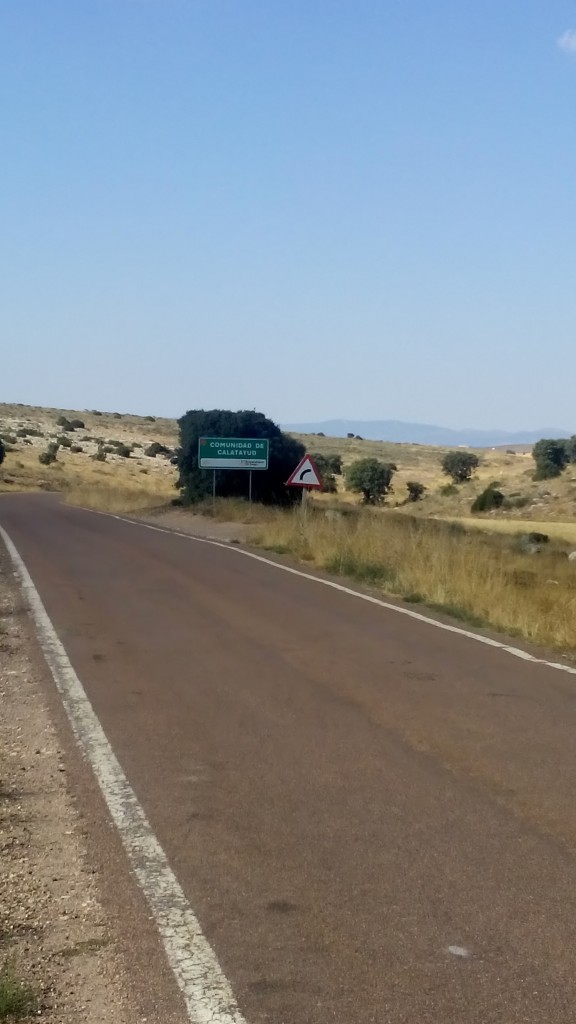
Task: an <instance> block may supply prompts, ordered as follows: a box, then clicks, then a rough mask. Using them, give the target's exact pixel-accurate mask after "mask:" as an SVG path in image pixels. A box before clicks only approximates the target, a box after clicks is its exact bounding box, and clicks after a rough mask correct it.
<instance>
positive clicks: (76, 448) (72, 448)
mask: <svg viewBox="0 0 576 1024" xmlns="http://www.w3.org/2000/svg"><path fill="white" fill-rule="evenodd" d="M70 451H71V452H74V455H79V454H80V452H83V451H84V449H83V447H82V445H81V444H73V445H71V446H70Z"/></svg>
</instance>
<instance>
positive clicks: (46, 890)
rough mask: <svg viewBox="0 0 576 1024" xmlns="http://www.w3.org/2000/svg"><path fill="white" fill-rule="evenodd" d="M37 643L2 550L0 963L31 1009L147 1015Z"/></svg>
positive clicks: (90, 1019) (122, 1019)
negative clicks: (105, 897)
mask: <svg viewBox="0 0 576 1024" xmlns="http://www.w3.org/2000/svg"><path fill="white" fill-rule="evenodd" d="M33 644H34V640H33V635H32V625H31V623H30V621H29V619H28V616H27V614H26V610H25V608H24V605H23V600H22V597H21V595H20V592H19V590H18V588H17V585H16V582H15V580H14V577H13V574H12V571H11V565H10V563H9V559H8V557H7V555H6V553H5V552H4V551H3V550H0V709H1V713H0V971H1V970H2V969H3V968H5V967H6V966H7V967H8V969H9V971H10V974H11V975H12V976H13V977H15V978H17V979H19V980H21V981H22V982H23V983H25V984H26V985H27V986H30V987H31V988H32V990H33V992H34V995H35V1005H34V1006H33V1007H32V1008H31V1013H30V1015H29V1019H37V1018H38V1016H39V1014H41V1016H42V1019H44V1020H46V1021H48V1022H50V1024H69V1022H70V1024H71V1022H72V1021H74V1022H78V1021H82V1022H83V1024H102V1022H103V1021H106V1022H107V1024H128V1022H130V1024H134V1022H143V1021H144V1020H145V1019H146V1018H144V1017H142V1016H141V1015H139V1014H138V1012H135V1009H134V1006H133V1005H131V999H130V997H129V995H128V991H129V986H128V979H127V973H126V968H125V966H124V963H123V959H122V957H121V956H120V954H119V952H118V950H117V948H116V947H115V942H114V937H113V934H112V931H111V927H110V922H109V921H108V920H107V918H106V914H105V912H104V910H103V908H102V904H101V902H100V898H99V892H98V880H97V877H96V876H95V874H94V872H93V870H92V869H91V867H90V865H89V863H88V862H87V857H86V850H85V844H84V838H83V835H82V831H81V828H80V825H79V820H78V812H77V810H76V808H75V806H74V804H73V801H72V799H71V796H70V794H69V792H68V787H67V778H66V766H65V763H64V760H63V756H62V751H61V749H60V747H59V743H58V739H57V735H56V732H55V729H54V727H53V724H52V722H51V720H50V717H49V714H48V711H47V708H46V706H45V704H44V701H43V699H42V697H41V686H40V682H41V680H40V673H41V671H42V668H41V666H39V665H38V664H37V663H36V659H35V658H33V657H32V656H31V648H32V646H33ZM46 671H47V669H46ZM26 1019H28V1018H26Z"/></svg>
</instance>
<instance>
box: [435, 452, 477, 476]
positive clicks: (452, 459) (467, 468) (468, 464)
mask: <svg viewBox="0 0 576 1024" xmlns="http://www.w3.org/2000/svg"><path fill="white" fill-rule="evenodd" d="M479 463H480V460H479V458H478V456H477V455H474V453H473V452H461V451H453V452H446V455H445V456H444V458H443V459H442V463H441V465H442V472H443V473H446V476H451V477H452V480H453V481H454V483H455V484H462V483H464V482H465V481H466V480H470V477H471V476H472V473H473V472H474V470H475V469H478V466H479Z"/></svg>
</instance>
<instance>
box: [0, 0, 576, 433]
mask: <svg viewBox="0 0 576 1024" xmlns="http://www.w3.org/2000/svg"><path fill="white" fill-rule="evenodd" d="M0 96H1V102H2V132H1V135H0V146H1V152H0V160H1V167H2V183H3V187H2V232H1V237H2V246H1V254H0V282H1V285H0V289H1V296H0V328H1V332H2V333H1V341H0V349H1V362H0V380H1V383H2V387H1V389H0V390H1V398H2V400H5V401H21V402H32V403H38V404H46V405H55V406H63V407H70V406H73V407H78V408H92V407H96V408H101V409H118V410H119V411H132V412H142V413H149V412H151V413H157V414H165V415H172V414H176V415H178V414H180V413H181V412H182V411H183V410H184V409H186V408H197V407H214V406H221V407H227V408H233V409H237V408H253V407H256V408H258V409H261V410H262V411H264V412H266V413H268V414H269V415H271V416H272V417H273V418H274V419H276V420H278V421H283V422H288V421H292V422H295V421H298V420H312V419H318V420H320V419H325V418H331V417H348V418H356V419H405V420H417V421H425V422H436V423H442V424H445V425H447V426H463V425H473V426H477V427H482V426H492V425H497V426H500V427H503V428H511V429H513V428H524V427H538V426H543V425H555V426H558V427H564V428H567V429H576V416H575V414H574V404H575V403H574V391H575V381H576V230H575V228H576V0H573V2H571V3H567V2H562V0H558V2H556V0H539V2H536V0H523V2H522V3H519V2H518V0H483V2H482V3H478V2H477V0H435V2H434V3H432V2H431V0H411V2H409V3H407V2H401V0H394V2H393V0H388V2H386V0H350V2H344V0H80V2H79V0H50V3H46V0H3V3H2V5H1V11H0Z"/></svg>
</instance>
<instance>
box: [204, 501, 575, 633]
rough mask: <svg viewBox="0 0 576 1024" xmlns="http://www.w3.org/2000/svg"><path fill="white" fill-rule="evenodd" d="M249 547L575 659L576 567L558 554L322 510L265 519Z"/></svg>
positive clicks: (403, 521) (422, 524) (413, 522)
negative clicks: (530, 551) (284, 555)
mask: <svg viewBox="0 0 576 1024" xmlns="http://www.w3.org/2000/svg"><path fill="white" fill-rule="evenodd" d="M223 512H224V510H222V511H221V512H219V513H218V514H219V515H222V514H223ZM233 516H234V509H228V517H229V518H233ZM252 540H253V542H254V543H256V544H258V545H260V546H262V547H264V548H267V549H268V550H271V551H276V552H279V553H289V554H292V555H294V556H295V557H296V558H298V559H299V560H301V561H304V562H308V563H311V564H313V565H315V566H318V567H319V568H323V569H326V570H327V571H328V572H331V573H335V574H339V575H343V576H347V577H349V578H352V579H356V580H361V581H364V582H368V583H371V584H374V585H376V586H379V587H381V588H382V590H383V591H385V592H387V593H389V594H393V595H396V596H398V597H401V598H404V600H407V601H410V602H413V603H420V602H422V603H425V604H427V605H428V606H429V607H432V608H435V609H437V610H441V611H444V612H446V613H447V614H449V615H452V616H453V617H456V618H458V619H461V620H463V621H466V622H469V623H472V624H475V625H477V626H488V627H492V628H494V629H497V630H499V631H502V632H505V633H509V634H512V635H516V636H521V637H523V638H524V639H526V640H528V641H530V642H533V643H537V644H541V645H544V646H553V647H556V648H558V649H561V650H576V566H574V564H573V563H570V562H569V561H568V559H567V557H566V550H565V549H564V548H563V547H562V546H561V545H555V544H551V545H550V546H549V548H548V549H544V550H542V551H541V552H540V553H539V554H537V555H529V554H526V553H524V552H523V551H522V550H521V549H520V547H519V544H518V539H517V538H514V537H512V538H510V537H498V536H494V535H490V534H487V533H486V534H485V533H480V532H472V531H468V530H465V529H464V528H463V527H461V526H459V525H457V524H448V523H443V522H437V521H430V520H428V521H426V520H417V519H410V518H408V517H405V516H397V515H395V514H394V513H384V514H383V513H381V512H380V513H379V512H375V513H374V512H369V511H359V512H354V513H349V514H339V513H337V512H336V513H329V514H328V516H327V515H326V513H324V512H321V511H318V510H316V511H313V510H311V511H310V512H309V513H308V514H307V516H306V517H303V516H302V514H301V512H300V511H299V510H297V511H280V510H265V514H264V515H261V518H260V521H259V522H258V523H256V524H255V525H254V527H253V530H252Z"/></svg>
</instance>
